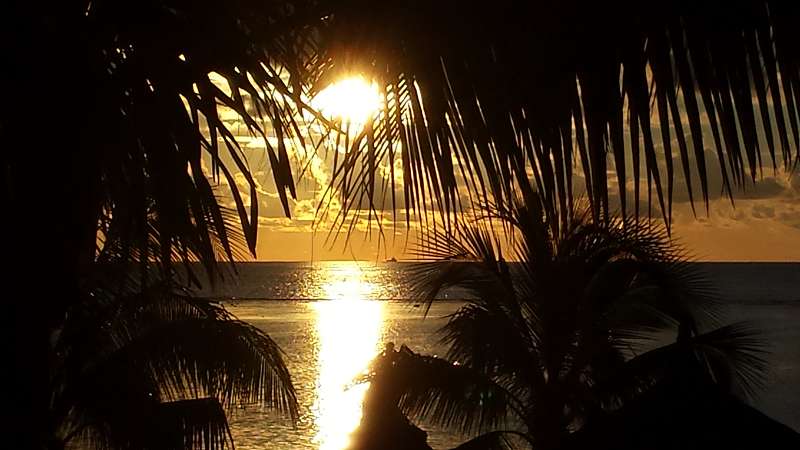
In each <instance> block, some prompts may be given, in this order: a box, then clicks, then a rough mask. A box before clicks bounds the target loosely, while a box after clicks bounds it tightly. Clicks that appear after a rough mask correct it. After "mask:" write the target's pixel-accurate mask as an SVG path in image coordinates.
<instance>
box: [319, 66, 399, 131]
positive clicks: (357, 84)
mask: <svg viewBox="0 0 800 450" xmlns="http://www.w3.org/2000/svg"><path fill="white" fill-rule="evenodd" d="M311 106H313V107H314V108H315V109H317V110H318V111H319V112H321V113H322V115H324V116H325V117H327V118H329V119H341V120H342V122H344V123H345V124H348V123H349V124H350V125H351V126H355V127H356V128H360V127H362V126H364V124H366V123H367V121H369V120H370V119H371V118H372V116H373V115H374V114H376V113H377V112H378V111H379V110H380V109H381V107H382V106H383V95H381V93H380V91H379V90H378V85H377V84H375V83H370V82H368V81H367V80H365V79H364V77H361V76H354V77H349V78H345V79H342V80H339V81H337V82H335V83H333V84H331V85H330V86H328V87H326V88H325V89H323V90H322V91H321V92H320V93H319V94H317V95H316V96H315V97H314V98H313V99H312V100H311Z"/></svg>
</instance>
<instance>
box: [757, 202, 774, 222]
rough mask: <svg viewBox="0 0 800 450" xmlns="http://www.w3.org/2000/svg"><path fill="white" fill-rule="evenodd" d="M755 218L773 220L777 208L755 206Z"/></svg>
mask: <svg viewBox="0 0 800 450" xmlns="http://www.w3.org/2000/svg"><path fill="white" fill-rule="evenodd" d="M753 217H755V218H756V219H771V218H773V217H775V208H773V207H772V206H768V205H755V206H753Z"/></svg>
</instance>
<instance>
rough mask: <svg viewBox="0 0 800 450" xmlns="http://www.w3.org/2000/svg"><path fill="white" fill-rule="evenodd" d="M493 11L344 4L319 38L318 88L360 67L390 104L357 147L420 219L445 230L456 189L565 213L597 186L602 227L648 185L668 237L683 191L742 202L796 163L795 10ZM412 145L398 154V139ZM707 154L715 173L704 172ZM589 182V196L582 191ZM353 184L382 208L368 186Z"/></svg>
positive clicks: (690, 6)
mask: <svg viewBox="0 0 800 450" xmlns="http://www.w3.org/2000/svg"><path fill="white" fill-rule="evenodd" d="M495 6H496V7H495V8H492V10H491V11H489V10H488V9H487V8H486V6H485V4H484V3H482V2H478V1H467V2H463V1H460V2H456V1H444V2H436V3H435V4H426V5H417V4H416V3H415V4H414V7H409V4H407V2H395V3H393V4H391V5H384V4H381V5H376V4H374V3H371V2H368V1H364V0H352V1H347V2H344V3H339V4H337V5H336V8H335V9H336V13H335V14H334V15H333V16H332V19H331V20H330V22H328V23H327V26H326V27H325V28H324V30H323V32H322V34H321V35H322V39H321V41H322V42H323V43H329V44H331V45H328V46H325V45H323V47H324V48H325V49H326V53H324V54H323V55H322V57H321V58H320V65H319V67H318V70H319V74H317V77H318V78H319V79H324V78H326V77H330V76H332V75H331V74H338V73H342V72H348V71H363V72H367V73H369V74H370V75H371V76H374V77H375V78H377V79H378V80H379V82H380V83H382V84H383V85H385V86H387V92H390V93H391V94H390V95H388V96H387V99H386V101H387V107H386V114H382V115H379V116H378V117H376V119H375V122H374V123H373V125H372V126H371V127H369V128H368V131H367V132H368V133H370V134H373V135H374V138H373V139H363V140H357V141H356V142H355V143H354V145H353V148H352V150H353V151H351V152H350V156H351V157H352V158H359V159H364V160H367V159H369V160H371V161H375V160H378V161H381V160H384V161H386V159H387V158H391V159H392V161H389V163H390V165H392V164H393V163H394V161H393V159H394V158H398V157H399V158H400V159H402V163H403V179H404V183H405V184H404V186H403V195H404V197H405V199H406V205H407V207H408V208H409V210H410V211H411V212H413V213H416V214H417V216H418V217H419V218H420V220H425V219H424V216H425V213H424V211H425V210H426V206H427V207H429V209H431V210H435V211H442V212H444V214H443V220H444V221H445V222H446V221H447V220H448V219H447V217H448V215H449V214H450V213H457V212H459V211H460V209H461V207H462V204H461V202H462V200H461V197H460V196H459V194H458V192H459V190H458V184H459V183H464V184H466V185H467V186H468V188H469V189H468V190H469V191H470V195H473V196H478V197H481V196H482V197H484V198H486V197H491V198H493V199H494V200H495V201H496V202H498V203H508V202H510V201H513V199H514V198H515V196H516V195H517V193H516V192H515V189H516V187H515V181H516V182H522V181H524V180H528V179H531V180H533V182H534V183H535V186H536V189H537V190H538V191H539V192H540V193H541V194H542V196H543V202H544V204H545V209H547V210H549V211H558V210H561V211H562V212H565V211H568V210H569V209H570V208H571V205H572V201H573V197H574V194H575V190H581V189H584V190H585V192H586V195H587V197H588V200H589V202H590V204H591V205H592V213H593V216H594V218H595V219H598V218H600V217H608V212H609V208H611V205H612V204H615V203H616V202H617V200H618V202H619V205H620V208H621V212H622V215H623V216H627V215H628V214H629V212H630V210H631V202H632V204H633V208H632V209H633V210H634V211H635V214H634V215H635V216H636V217H637V218H638V216H639V211H640V208H639V204H640V203H641V202H644V201H645V200H644V199H642V198H640V195H639V194H640V192H643V191H644V190H647V192H648V193H650V192H652V194H654V195H655V197H656V199H653V198H651V197H650V195H649V194H648V197H647V199H646V201H647V203H648V204H652V205H658V207H659V208H660V210H661V215H662V217H663V218H664V220H665V223H666V224H667V226H669V224H670V223H671V212H672V202H673V197H674V187H675V186H676V185H677V182H679V181H683V183H684V184H685V185H686V187H687V189H688V191H689V198H690V201H691V203H692V205H693V206H694V203H695V202H700V199H701V198H702V202H703V204H705V205H706V207H708V205H709V195H710V191H712V190H713V189H716V188H717V187H715V186H709V175H708V173H709V171H718V172H719V173H720V175H721V178H722V186H721V187H720V189H723V190H724V191H725V192H726V193H727V194H728V195H730V196H733V195H734V194H735V191H736V190H737V188H739V189H744V188H745V187H747V186H748V183H750V182H751V180H755V179H756V178H757V176H758V175H759V172H760V170H761V167H762V164H763V162H762V153H764V154H765V155H767V154H768V155H769V158H770V160H771V162H772V165H773V167H776V166H778V165H779V164H780V165H783V166H784V167H785V168H789V167H791V166H792V161H793V160H794V159H796V158H797V156H798V152H799V151H800V147H798V143H799V142H800V139H799V138H800V134H798V132H797V131H798V126H800V122H798V117H799V115H798V113H797V106H798V105H797V101H798V96H797V92H798V89H799V88H798V84H800V75H798V67H799V66H798V52H797V45H796V42H797V31H796V29H795V27H793V26H792V25H791V24H792V23H794V22H795V21H796V20H797V18H798V17H799V16H800V9H798V8H797V7H796V6H795V5H793V4H792V5H791V6H790V5H789V3H787V2H784V1H780V0H741V1H737V2H735V3H734V4H731V5H728V6H727V7H725V8H721V7H720V6H719V5H718V4H717V3H716V2H713V1H702V2H699V3H698V2H668V3H660V4H652V3H647V4H640V3H636V2H622V3H619V4H615V5H611V6H609V5H603V6H599V5H597V4H594V3H592V2H588V1H581V0H575V1H567V2H561V3H559V4H557V5H556V4H546V5H544V4H528V3H518V2H512V1H504V2H501V3H500V4H498V5H495ZM533 22H535V23H536V24H537V26H531V23H533ZM356 49H357V50H356ZM651 105H657V106H651ZM685 124H688V127H687V126H686V125H685ZM657 130H660V131H661V135H660V136H653V134H654V133H656V132H657ZM759 130H763V137H760V136H759ZM708 131H710V132H711V133H710V134H711V135H712V136H713V140H711V139H709V137H708V136H707V135H706V133H707V132H708ZM775 131H777V133H775ZM659 138H660V139H659ZM657 140H660V141H661V143H657V142H656V141H657ZM401 141H402V147H401V148H400V149H399V151H398V152H397V153H399V155H397V153H396V152H394V151H393V150H390V149H393V147H392V146H391V145H388V143H391V142H401ZM367 142H372V144H370V145H368V144H367ZM673 142H677V146H675V145H674V144H673ZM712 142H713V144H712ZM712 146H713V148H714V152H715V153H716V157H717V159H718V160H719V167H715V166H713V165H712V164H711V161H708V160H707V157H706V152H705V150H706V148H707V147H712ZM673 147H675V148H673ZM673 154H675V157H676V160H677V161H679V165H680V168H679V169H678V170H675V168H674V167H673V162H672V160H673ZM764 158H766V156H765V157H764ZM609 161H611V164H613V167H608V165H609ZM631 163H633V164H631ZM665 163H666V164H665ZM665 165H666V167H665ZM369 167H370V165H369V164H349V165H346V168H345V169H344V170H343V171H342V173H341V174H340V175H339V176H337V179H339V178H340V179H348V178H349V179H361V180H370V179H371V178H370V177H369V176H368V175H367V174H366V172H367V171H368V170H369ZM679 177H682V179H679ZM695 177H696V179H697V180H699V185H698V184H697V183H694V182H693V180H694V179H695ZM579 178H583V179H584V186H578V187H577V188H573V181H574V180H578V179H579ZM614 185H616V186H614ZM631 185H632V186H633V191H634V192H633V194H634V195H633V196H631V194H632V193H631V192H628V189H629V186H631ZM341 187H342V193H343V195H344V196H345V197H347V198H359V197H361V196H366V197H368V198H370V199H371V195H370V193H371V192H372V191H371V188H370V183H369V182H366V181H365V182H363V183H352V184H349V185H347V184H344V183H343V184H342V185H341ZM615 199H616V200H615ZM353 209H355V207H353ZM648 210H649V207H648Z"/></svg>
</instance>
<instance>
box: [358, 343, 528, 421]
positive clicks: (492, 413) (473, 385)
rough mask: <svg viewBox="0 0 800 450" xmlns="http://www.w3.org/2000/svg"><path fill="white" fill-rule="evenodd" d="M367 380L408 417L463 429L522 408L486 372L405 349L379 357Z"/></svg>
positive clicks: (507, 417) (501, 418) (498, 419)
mask: <svg viewBox="0 0 800 450" xmlns="http://www.w3.org/2000/svg"><path fill="white" fill-rule="evenodd" d="M368 379H369V381H370V382H371V383H372V387H371V389H377V390H379V391H381V392H390V393H392V394H391V395H392V396H393V397H394V398H396V399H397V401H398V406H399V407H400V410H401V411H402V412H403V413H405V414H407V415H408V416H409V417H411V418H412V419H417V420H420V421H423V422H425V423H430V424H434V425H438V426H442V427H446V428H451V429H457V430H459V431H461V432H464V433H470V432H479V431H487V430H492V429H494V428H495V427H497V426H498V425H501V424H503V423H505V422H506V421H508V420H509V419H510V418H512V417H513V416H514V415H517V414H519V412H520V410H519V400H518V399H517V398H515V396H514V395H513V394H511V393H510V392H508V391H507V390H506V389H504V388H503V387H502V386H500V385H499V384H497V383H495V382H494V381H493V380H492V379H490V378H488V377H486V376H485V375H483V374H481V373H478V372H476V371H474V370H472V369H470V368H469V367H466V366H463V365H459V364H454V363H451V362H449V361H446V360H443V359H440V358H436V357H431V356H423V355H419V354H416V353H413V352H411V351H410V350H408V349H407V348H405V347H404V348H402V349H401V350H400V351H399V352H391V353H388V354H387V355H383V356H381V357H379V358H378V359H377V360H376V364H375V365H374V370H373V372H372V374H371V375H370V376H369V378H368Z"/></svg>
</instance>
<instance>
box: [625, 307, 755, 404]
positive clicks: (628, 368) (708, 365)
mask: <svg viewBox="0 0 800 450" xmlns="http://www.w3.org/2000/svg"><path fill="white" fill-rule="evenodd" d="M759 334H760V333H759V331H758V330H757V329H755V328H754V327H753V326H752V325H751V324H748V323H746V322H740V323H734V324H731V325H726V326H724V327H721V328H718V329H715V330H712V331H709V332H706V333H703V334H699V335H697V336H695V337H692V338H686V339H682V340H680V341H678V342H675V343H673V344H669V345H666V346H663V347H660V348H657V349H655V350H651V351H649V352H647V353H644V354H642V355H639V356H636V357H635V358H633V359H631V360H630V361H628V362H627V363H626V364H625V368H624V369H623V370H621V371H620V373H619V376H618V378H617V381H619V380H625V379H626V377H630V376H633V377H635V378H637V379H639V380H642V381H645V380H649V381H647V382H649V383H652V381H653V380H657V379H659V378H663V377H666V378H675V377H678V378H680V377H689V378H695V379H698V377H699V378H700V379H705V380H706V382H713V383H714V384H716V386H718V387H720V388H721V389H723V390H725V391H728V392H735V393H738V394H741V395H743V396H744V397H745V398H753V397H755V396H756V395H757V393H758V392H759V391H760V390H761V389H763V387H764V385H765V382H766V379H767V375H768V365H767V363H766V360H765V359H764V356H765V354H766V348H765V344H764V341H763V340H762V339H761V338H760V337H759Z"/></svg>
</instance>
